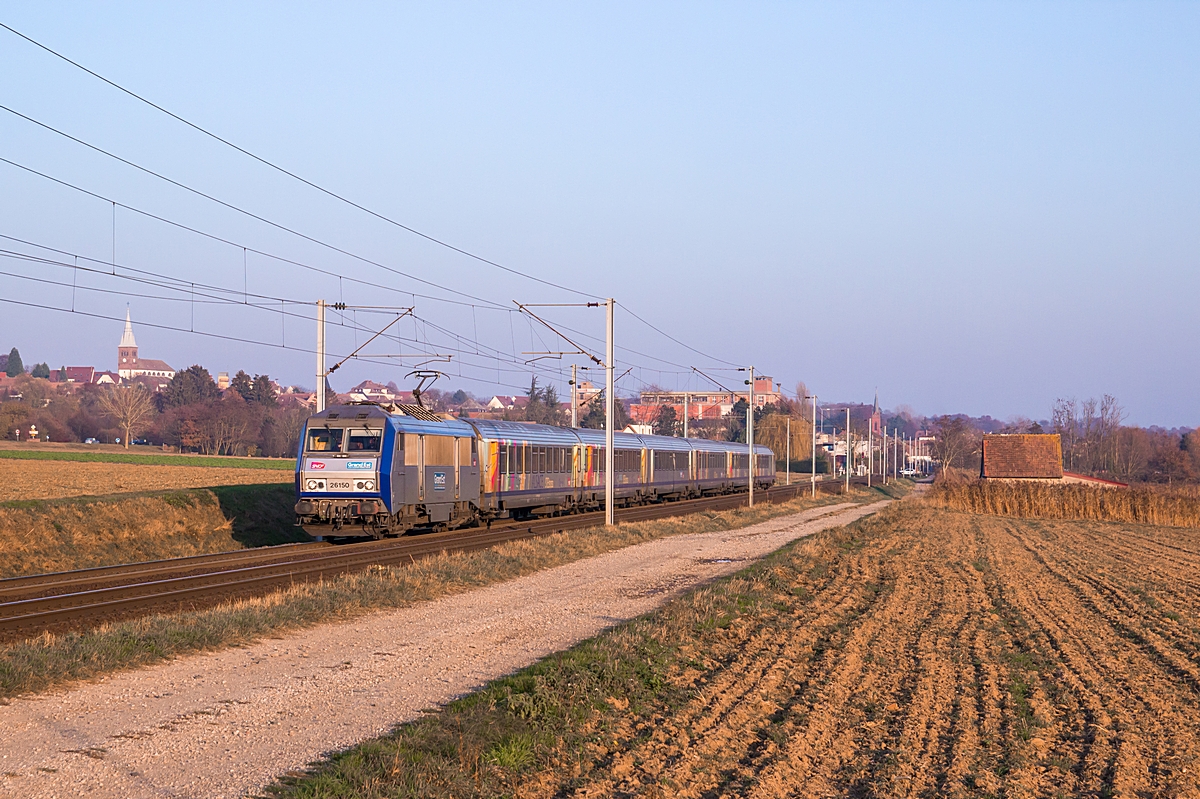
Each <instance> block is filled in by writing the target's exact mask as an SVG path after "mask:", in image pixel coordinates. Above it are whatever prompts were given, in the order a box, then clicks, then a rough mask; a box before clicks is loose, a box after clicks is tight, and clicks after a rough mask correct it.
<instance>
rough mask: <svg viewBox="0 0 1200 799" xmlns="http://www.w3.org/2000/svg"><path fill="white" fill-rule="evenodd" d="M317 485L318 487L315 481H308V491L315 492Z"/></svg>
mask: <svg viewBox="0 0 1200 799" xmlns="http://www.w3.org/2000/svg"><path fill="white" fill-rule="evenodd" d="M317 485H318V483H317V481H316V480H309V481H308V490H309V491H316V490H317Z"/></svg>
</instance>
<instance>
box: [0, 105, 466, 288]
mask: <svg viewBox="0 0 1200 799" xmlns="http://www.w3.org/2000/svg"><path fill="white" fill-rule="evenodd" d="M0 110H3V111H7V112H9V113H10V114H13V115H15V116H18V117H20V118H21V119H25V120H28V121H29V122H32V123H33V124H35V125H38V126H40V127H42V128H44V129H46V130H49V131H51V132H53V133H56V134H58V135H59V136H62V137H64V138H66V139H69V140H71V141H73V142H76V143H77V144H80V145H82V146H84V147H87V148H89V149H91V150H94V151H95V152H98V153H101V154H102V155H105V156H107V157H109V158H112V159H114V160H116V161H119V162H120V163H122V164H125V165H126V166H129V167H132V168H133V169H137V170H139V171H141V172H144V173H146V174H147V175H151V176H153V177H155V178H158V179H159V180H162V181H164V182H166V183H169V184H171V185H172V186H175V187H177V188H180V189H182V190H184V191H187V192H190V193H192V194H195V195H196V196H198V197H202V198H204V199H206V200H208V201H209V202H213V203H216V204H217V205H220V206H222V207H223V208H228V209H229V210H231V211H235V212H237V213H239V214H243V215H245V216H248V217H250V218H251V219H253V220H255V221H257V222H261V223H263V224H264V225H269V226H270V227H273V228H275V229H277V230H281V231H283V232H284V233H288V234H290V235H292V236H296V237H297V238H300V239H303V240H304V241H307V242H309V243H311V244H316V245H317V246H319V247H325V248H326V249H329V250H332V251H333V252H336V253H338V254H339V255H344V256H346V257H347V258H353V259H355V260H357V261H362V262H363V263H365V264H370V265H371V266H374V267H377V268H379V269H383V270H385V271H387V272H391V273H393V274H395V275H399V276H400V277H405V278H408V279H409V280H414V281H416V282H418V283H423V284H425V285H427V286H434V287H436V288H440V289H442V290H443V291H448V292H450V293H452V294H458V295H460V296H463V297H470V298H471V299H475V300H479V301H481V302H482V300H480V299H479V298H478V297H473V296H472V295H470V294H467V293H466V292H462V291H458V290H456V289H452V288H448V287H446V286H441V285H439V284H437V283H434V282H433V281H431V280H426V279H425V278H423V277H418V276H416V275H413V274H410V273H408V272H404V271H402V270H400V269H396V268H394V267H391V266H388V265H386V264H383V263H380V262H379V261H376V260H374V259H372V258H367V257H366V256H363V255H358V254H357V253H354V252H351V251H350V250H347V249H345V248H343V247H339V246H338V245H336V244H330V243H329V242H327V241H324V240H322V239H319V238H317V237H315V236H310V235H308V234H307V233H302V232H300V231H299V230H296V229H295V228H292V227H288V226H287V225H284V224H282V223H280V222H276V221H274V220H272V219H268V218H266V217H265V216H262V215H261V214H256V213H254V212H253V211H248V210H246V209H245V208H242V207H240V206H238V205H234V204H233V203H230V202H226V201H225V200H222V199H220V198H219V197H215V196H213V195H211V194H208V193H207V192H203V191H201V190H200V189H197V188H193V187H192V186H189V185H187V184H186V183H183V182H181V181H178V180H175V179H174V178H169V177H167V176H166V175H163V174H162V173H160V172H156V171H154V170H153V169H150V168H148V167H144V166H141V165H140V164H137V163H134V162H133V161H130V160H129V159H127V158H122V157H121V156H119V155H116V154H115V153H112V152H109V151H108V150H105V149H104V148H103V147H98V146H96V145H94V144H91V143H89V142H86V141H84V140H83V139H80V138H78V137H76V136H72V135H71V134H69V133H65V132H64V131H61V130H59V129H58V128H55V127H53V126H52V125H47V124H46V123H44V122H39V121H38V120H36V119H34V118H33V117H30V116H26V115H25V114H22V113H20V112H19V111H14V110H13V109H11V108H9V107H8V106H6V105H2V104H0ZM9 163H12V162H9ZM30 171H33V170H30ZM109 202H113V207H114V209H115V207H116V205H117V203H116V202H115V201H112V200H110V201H109ZM114 219H115V217H114ZM114 233H115V223H114ZM235 246H236V245H235ZM115 247H116V245H115V236H114V254H115Z"/></svg>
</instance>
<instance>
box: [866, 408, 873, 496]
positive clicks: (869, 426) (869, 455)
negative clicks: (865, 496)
mask: <svg viewBox="0 0 1200 799" xmlns="http://www.w3.org/2000/svg"><path fill="white" fill-rule="evenodd" d="M874 435H875V422H874V421H870V422H868V423H867V488H870V487H871V471H872V470H873V469H874V468H875V452H874V450H872V449H871V446H872V445H873V444H874V441H873V439H874Z"/></svg>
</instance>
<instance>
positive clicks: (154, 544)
mask: <svg viewBox="0 0 1200 799" xmlns="http://www.w3.org/2000/svg"><path fill="white" fill-rule="evenodd" d="M294 499H295V498H294V496H293V493H292V489H291V486H287V485H269V484H268V485H248V486H227V487H221V488H212V489H204V490H192V491H171V492H161V493H156V494H149V495H134V496H118V497H105V498H91V499H73V500H57V501H24V502H9V503H3V504H0V577H17V576H21V575H26V574H42V573H46V572H59V571H70V570H73V569H87V568H92V567H95V566H112V565H115V564H118V563H134V562H138V561H146V560H161V559H163V558H178V557H186V556H188V555H205V554H209V553H213V552H226V551H229V550H234V549H242V548H245V547H254V546H266V545H270V544H284V543H289V542H296V541H309V540H311V539H310V538H309V537H308V536H307V535H305V534H304V533H303V531H301V530H300V529H299V528H297V527H295V525H294V520H295V517H294V513H293V510H292V503H293V502H294Z"/></svg>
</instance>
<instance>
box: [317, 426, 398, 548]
mask: <svg viewBox="0 0 1200 799" xmlns="http://www.w3.org/2000/svg"><path fill="white" fill-rule="evenodd" d="M395 451H396V428H395V424H394V423H393V419H392V418H391V416H390V414H388V413H387V412H386V411H384V410H383V409H382V408H379V407H377V406H360V405H336V406H334V407H332V408H329V409H327V410H325V411H322V412H321V413H318V414H315V415H313V416H311V417H309V419H308V421H307V422H306V423H305V426H304V434H303V436H302V438H301V441H300V451H299V453H298V455H297V458H296V508H295V510H296V523H297V524H298V525H300V526H301V527H303V528H304V529H305V530H306V531H307V532H309V533H312V534H315V535H325V534H330V533H338V532H339V531H341V530H342V529H343V528H352V529H351V530H348V531H347V534H351V535H377V534H378V533H379V532H380V531H385V530H386V529H387V520H388V518H389V516H390V514H391V512H392V509H391V474H392V458H393V457H394V453H395Z"/></svg>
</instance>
